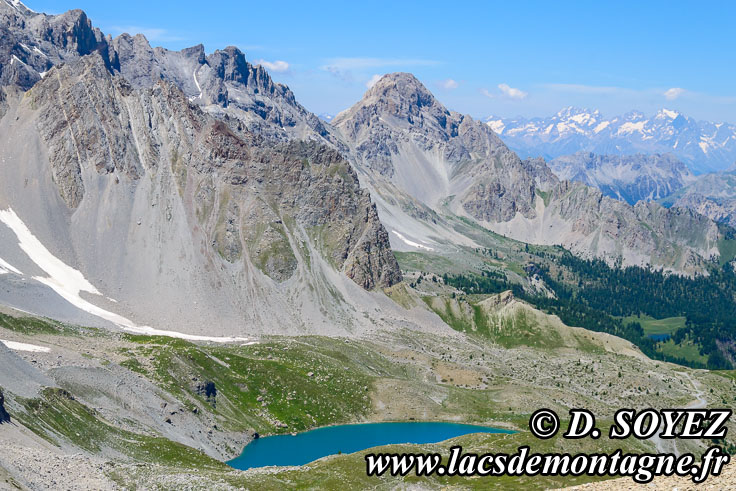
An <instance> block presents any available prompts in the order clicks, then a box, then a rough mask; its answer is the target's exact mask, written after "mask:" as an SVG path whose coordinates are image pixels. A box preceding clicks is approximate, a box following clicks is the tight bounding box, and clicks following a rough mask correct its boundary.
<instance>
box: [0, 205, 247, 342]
mask: <svg viewBox="0 0 736 491" xmlns="http://www.w3.org/2000/svg"><path fill="white" fill-rule="evenodd" d="M0 222H2V223H4V224H5V225H6V226H8V228H10V230H12V231H13V233H15V235H16V236H17V237H18V245H19V246H20V248H21V249H22V250H23V252H25V253H26V254H27V255H28V257H29V258H30V259H31V260H32V261H33V262H34V263H36V265H38V267H39V268H41V269H42V270H44V271H45V272H46V273H47V274H48V275H49V277H47V278H44V277H41V276H34V277H33V279H34V280H36V281H38V282H39V283H42V284H44V285H46V286H48V287H49V288H51V289H52V290H54V291H55V292H56V293H57V294H58V295H59V296H61V297H62V298H63V299H64V300H66V301H67V302H69V303H70V304H72V305H74V306H75V307H77V308H78V309H80V310H84V311H85V312H87V313H89V314H92V315H94V316H95V317H99V318H101V319H105V320H106V321H108V322H111V323H113V324H115V325H116V326H118V327H119V328H121V329H123V330H124V331H128V332H132V333H136V334H145V335H148V336H167V337H172V338H179V339H186V340H189V341H211V342H215V343H237V342H247V341H250V339H249V338H240V337H219V336H197V335H193V334H184V333H180V332H175V331H163V330H159V329H154V328H152V327H148V326H138V325H136V324H134V323H133V322H132V321H131V320H130V319H126V318H125V317H123V316H121V315H118V314H115V313H113V312H110V311H108V310H105V309H102V308H100V307H98V306H96V305H94V304H93V303H91V302H88V301H87V300H85V299H83V298H82V297H81V295H80V294H81V292H87V293H91V294H93V295H102V294H101V293H100V292H99V291H98V290H97V288H95V287H94V286H93V285H92V284H91V283H90V282H89V281H87V279H86V278H85V277H84V275H82V273H81V272H80V271H77V270H76V269H74V268H72V267H70V266H68V265H66V264H65V263H64V262H63V261H61V260H60V259H58V258H57V257H56V256H54V255H53V254H51V252H49V250H48V249H46V247H44V245H43V244H42V243H41V241H39V240H38V239H37V238H36V237H35V236H34V235H33V233H31V231H30V230H29V229H28V227H26V225H25V223H23V221H22V220H21V219H20V217H18V215H16V213H15V212H14V211H13V209H12V208H8V209H7V210H0Z"/></svg>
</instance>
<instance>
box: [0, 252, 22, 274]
mask: <svg viewBox="0 0 736 491" xmlns="http://www.w3.org/2000/svg"><path fill="white" fill-rule="evenodd" d="M8 273H15V274H17V275H19V276H21V275H22V274H23V273H21V272H20V271H18V270H17V269H16V268H14V267H13V266H12V265H10V264H9V263H8V262H7V261H5V260H4V259H3V258H1V257H0V274H8Z"/></svg>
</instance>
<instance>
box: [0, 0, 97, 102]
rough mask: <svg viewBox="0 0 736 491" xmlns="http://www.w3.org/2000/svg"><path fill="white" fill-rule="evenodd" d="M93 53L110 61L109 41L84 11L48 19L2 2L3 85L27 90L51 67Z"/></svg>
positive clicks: (0, 81) (0, 82)
mask: <svg viewBox="0 0 736 491" xmlns="http://www.w3.org/2000/svg"><path fill="white" fill-rule="evenodd" d="M93 52H99V53H100V54H101V55H102V56H103V58H104V59H106V60H109V57H110V55H109V50H108V39H105V37H104V36H103V34H102V32H101V31H100V30H99V29H97V28H94V27H93V26H92V23H91V22H90V20H89V19H88V18H87V15H86V14H85V13H84V12H82V11H81V10H70V11H69V12H66V13H64V14H61V15H46V14H39V13H36V12H33V11H31V10H29V9H28V8H26V7H25V6H24V5H23V4H22V3H20V2H10V1H6V0H0V85H2V86H10V85H14V86H18V87H20V88H22V89H24V90H25V89H28V88H30V87H32V86H33V85H34V84H35V83H36V82H38V81H39V80H40V79H41V78H42V77H43V75H45V73H46V72H47V71H48V70H49V69H50V68H51V67H52V66H54V65H56V64H59V63H62V62H69V61H73V60H76V59H78V58H79V57H80V56H84V55H87V54H90V53H93Z"/></svg>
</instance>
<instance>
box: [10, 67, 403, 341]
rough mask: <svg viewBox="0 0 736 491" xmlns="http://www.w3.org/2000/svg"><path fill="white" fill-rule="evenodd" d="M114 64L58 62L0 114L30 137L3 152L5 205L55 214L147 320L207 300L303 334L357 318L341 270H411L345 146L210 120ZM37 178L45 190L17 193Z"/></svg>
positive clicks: (366, 282)
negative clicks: (401, 262)
mask: <svg viewBox="0 0 736 491" xmlns="http://www.w3.org/2000/svg"><path fill="white" fill-rule="evenodd" d="M117 73H118V72H117V71H116V70H114V69H113V70H112V71H111V70H110V68H109V64H108V63H107V60H105V59H104V58H103V57H102V56H101V54H98V53H93V54H91V55H88V56H84V57H81V58H80V59H79V60H77V61H76V62H70V63H66V64H64V65H62V66H60V67H54V68H51V69H50V70H49V72H48V74H47V75H46V76H45V77H44V78H43V79H42V80H40V81H39V82H38V83H36V84H35V85H34V86H33V87H32V88H31V89H30V90H29V91H28V92H27V93H26V94H24V95H22V96H21V95H17V96H16V97H14V98H12V100H9V110H10V111H12V112H13V114H14V117H13V118H3V120H2V121H0V122H1V123H2V124H3V125H5V126H4V129H3V131H2V132H3V134H4V136H5V138H3V140H7V139H13V138H25V139H26V140H27V141H28V142H29V144H28V145H27V146H26V147H24V148H23V149H19V151H22V152H24V155H23V156H22V157H21V156H20V155H13V154H10V153H9V154H8V155H7V157H8V158H7V159H6V160H4V161H3V167H4V169H0V170H1V171H2V174H3V176H4V177H3V181H4V183H3V186H2V188H3V189H2V190H0V194H1V195H2V196H3V204H2V206H0V208H3V209H4V208H5V207H6V206H10V207H12V208H13V209H14V210H17V211H18V213H19V215H20V216H21V217H22V219H23V220H24V221H25V220H27V221H28V223H29V226H31V225H30V224H39V223H43V222H46V221H48V220H52V221H53V222H54V223H55V224H56V225H54V228H55V230H57V232H58V233H57V234H56V235H55V236H54V238H53V239H52V240H53V241H54V242H53V243H52V244H51V245H49V246H50V247H51V246H54V247H53V249H54V250H56V251H57V252H58V253H59V254H62V255H63V256H65V257H67V258H71V259H70V260H69V262H71V263H72V264H75V265H77V266H78V267H79V268H80V269H81V270H82V271H83V272H84V274H85V275H87V276H89V277H94V278H100V283H98V285H100V290H102V291H108V292H117V293H115V297H116V298H115V299H116V300H118V301H120V302H122V303H124V304H126V308H128V309H130V311H132V312H133V313H138V312H144V313H146V315H149V316H152V317H159V319H156V318H149V319H146V320H150V321H151V322H152V323H153V322H154V321H160V318H161V317H160V315H159V314H155V313H154V312H156V311H157V310H159V311H161V315H163V316H173V318H176V319H182V317H181V314H183V313H185V312H186V310H180V309H191V305H192V303H193V304H194V305H196V307H195V309H196V310H199V312H198V315H196V316H192V319H191V321H192V322H194V321H196V320H198V321H199V323H200V328H201V327H202V326H206V325H207V322H206V321H203V319H205V318H206V317H207V315H208V314H207V312H208V311H209V312H210V314H209V316H210V319H213V318H214V319H221V320H222V322H231V323H237V325H238V326H239V327H237V329H246V332H247V330H248V329H252V330H254V331H266V332H268V331H269V330H270V331H271V332H279V331H286V332H289V331H291V332H293V331H294V330H303V329H307V330H308V329H310V328H309V325H310V323H313V322H325V320H324V319H327V318H333V320H331V321H330V322H336V324H335V326H336V327H335V328H337V329H338V330H339V329H345V327H347V326H349V325H351V324H353V323H354V322H355V319H352V317H351V316H352V314H349V313H347V311H346V309H347V305H348V304H349V303H350V299H349V298H346V297H348V296H349V295H353V294H352V293H350V288H349V287H347V286H345V285H342V284H341V282H340V281H339V279H338V278H336V277H334V275H333V274H332V273H331V272H330V271H331V270H332V271H335V270H336V271H339V272H342V273H343V274H345V275H346V276H347V277H348V278H350V279H351V280H352V281H353V282H354V283H356V284H357V285H359V286H360V287H362V288H364V289H373V288H376V287H384V286H390V285H392V284H394V283H396V282H398V281H399V280H400V279H401V275H400V271H399V268H398V265H397V263H396V259H395V258H394V256H393V253H392V251H391V248H390V245H389V240H388V236H387V233H386V230H385V229H384V228H383V226H382V225H381V223H380V221H379V219H378V215H377V212H376V209H375V206H374V205H373V204H372V203H371V199H370V195H369V194H368V192H367V191H365V190H363V189H361V188H360V186H359V182H358V179H357V176H356V174H355V172H354V171H353V169H352V168H351V166H350V164H349V163H348V162H347V161H346V160H345V159H344V158H343V157H342V156H341V155H340V154H339V153H338V152H337V151H335V150H334V149H331V148H329V147H327V146H325V145H323V144H320V143H317V142H314V141H312V142H300V141H284V142H281V143H279V142H274V141H273V140H269V139H268V138H267V137H266V136H262V135H259V134H255V133H253V132H252V131H251V130H250V129H249V128H248V127H247V126H248V125H246V124H245V123H244V122H243V121H242V120H241V119H239V118H236V117H232V116H228V115H223V116H222V117H221V118H213V117H212V116H210V115H208V114H207V113H206V112H204V111H202V110H201V109H200V107H199V106H198V105H196V104H193V103H192V102H191V101H190V100H189V98H188V97H187V96H186V95H185V94H184V93H183V92H182V91H181V90H180V89H179V88H178V87H177V86H176V85H175V84H174V83H170V82H167V81H164V80H159V81H158V82H157V83H156V84H155V85H152V86H146V87H140V88H135V87H134V86H133V85H132V84H131V83H129V82H128V81H127V80H126V79H125V78H124V77H123V76H121V75H119V74H117ZM16 118H17V119H16ZM11 119H12V121H11ZM16 121H18V122H19V123H16ZM0 144H2V145H7V144H8V142H7V141H3V142H0ZM3 148H6V147H5V146H3ZM26 160H27V161H28V162H29V163H28V164H24V165H21V166H20V167H17V166H18V165H19V163H20V162H21V161H26ZM46 162H48V164H46ZM46 175H48V182H46V181H45V178H44V177H45V176H46ZM29 179H31V182H32V183H33V184H32V186H34V187H35V188H37V189H38V192H37V193H29V195H28V196H21V197H16V198H12V197H13V196H14V194H15V193H14V192H13V191H12V189H14V188H15V189H18V188H20V187H22V184H18V183H23V182H25V183H26V185H28V182H29ZM48 186H51V187H48ZM34 199H36V200H39V202H37V203H35V204H34V201H33V200H34ZM57 200H58V201H59V202H60V203H63V204H62V205H61V208H59V206H58V205H55V204H54V202H55V201H57ZM34 206H35V211H34ZM64 210H66V211H64ZM32 230H39V228H37V227H33V228H32ZM64 251H65V252H64ZM346 288H347V289H346ZM146 291H147V292H157V294H156V296H158V297H159V298H158V300H155V299H154V298H150V299H146V298H145V295H143V292H146ZM167 300H168V301H169V302H170V303H171V305H166V304H167ZM187 302H189V305H190V306H189V307H185V305H186V304H187ZM261 302H263V303H261ZM153 304H159V305H158V307H155V306H154V305H153ZM162 304H163V305H162ZM176 311H179V313H177V314H174V312H176ZM185 315H190V312H187V313H186V314H185ZM341 316H342V317H341ZM345 316H347V317H345ZM197 317H199V319H197ZM320 318H322V319H323V320H322V321H318V319H320ZM338 318H341V320H340V321H337V319H338ZM144 319H145V317H144ZM237 319H240V320H237ZM351 319H352V320H351ZM244 321H245V323H246V325H247V326H248V327H244V326H243V322H244ZM254 322H255V323H256V325H252V323H254ZM155 323H156V324H157V325H160V322H155ZM341 323H342V324H344V326H345V327H343V326H340V324H341ZM335 328H331V329H335Z"/></svg>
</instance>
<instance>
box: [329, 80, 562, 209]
mask: <svg viewBox="0 0 736 491" xmlns="http://www.w3.org/2000/svg"><path fill="white" fill-rule="evenodd" d="M332 124H333V125H334V126H335V127H336V128H337V129H338V130H339V131H340V133H341V134H342V135H343V137H344V138H345V139H346V140H347V141H348V145H349V146H350V148H351V151H352V155H353V157H354V158H355V159H356V160H357V161H358V162H359V165H360V166H362V167H363V168H365V169H367V170H369V171H370V172H372V173H374V174H378V175H380V176H382V177H383V178H384V179H386V180H388V181H390V182H391V183H392V184H394V185H395V186H397V187H399V188H401V189H404V190H406V191H407V192H408V193H409V194H411V195H412V196H414V197H415V198H417V199H419V200H420V201H421V202H422V203H423V204H424V205H427V206H430V207H435V206H437V205H438V203H439V201H440V200H442V199H444V198H446V197H447V196H449V195H453V194H458V199H459V202H460V204H461V206H462V207H463V208H464V209H465V211H466V212H467V213H469V214H470V215H472V216H474V217H476V218H479V219H482V220H487V221H505V220H509V219H510V218H511V217H513V216H514V215H515V214H516V213H517V212H518V213H522V214H525V215H534V213H535V212H534V197H535V195H534V187H535V185H534V179H533V178H531V176H530V175H529V174H528V173H527V172H526V170H525V168H524V165H523V164H522V162H521V161H520V160H519V158H518V157H517V156H516V155H515V154H514V153H513V152H511V151H510V150H509V149H508V148H507V147H506V146H505V145H504V144H503V142H501V140H500V139H499V138H498V137H497V136H496V135H495V134H494V133H493V131H491V130H490V129H489V128H488V127H487V126H486V125H484V124H482V123H480V122H477V121H474V120H473V119H472V118H471V117H469V116H464V115H461V114H458V113H455V112H452V111H449V110H447V109H446V108H445V107H444V106H442V105H441V104H440V103H439V102H438V101H437V100H436V99H435V98H434V96H433V95H432V94H431V93H430V92H429V91H428V90H427V89H426V87H424V86H423V85H422V84H421V83H420V82H419V81H418V80H417V79H416V78H415V77H414V76H413V75H411V74H408V73H395V74H390V75H386V76H384V77H383V78H381V80H379V81H378V82H377V83H376V84H375V85H374V86H373V87H372V88H371V89H370V90H369V91H368V92H367V93H366V94H365V96H364V98H363V100H361V101H360V102H359V103H358V104H356V105H355V106H353V107H352V108H350V109H349V110H347V111H345V112H343V113H341V114H339V115H338V116H337V117H336V118H335V119H334V120H333V122H332ZM547 173H549V171H548V170H547Z"/></svg>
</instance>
